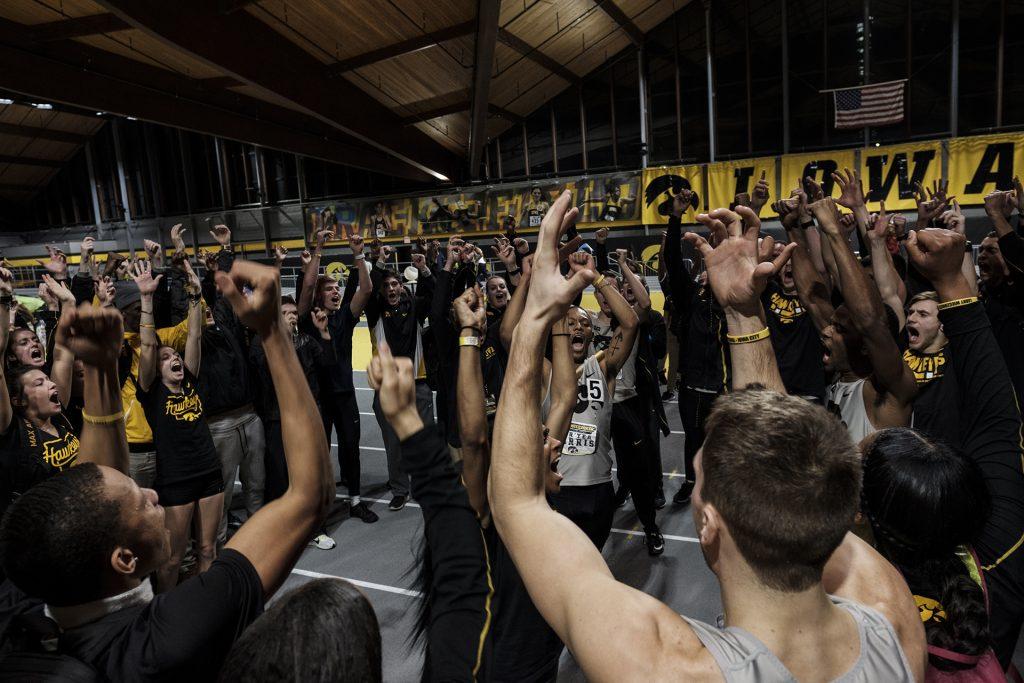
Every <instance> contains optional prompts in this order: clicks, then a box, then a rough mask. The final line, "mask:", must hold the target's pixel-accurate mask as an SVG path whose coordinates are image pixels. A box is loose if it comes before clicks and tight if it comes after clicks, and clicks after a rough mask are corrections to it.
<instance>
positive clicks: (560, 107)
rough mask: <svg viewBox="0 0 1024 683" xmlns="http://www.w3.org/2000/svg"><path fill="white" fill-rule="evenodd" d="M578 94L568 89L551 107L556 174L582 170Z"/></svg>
mask: <svg viewBox="0 0 1024 683" xmlns="http://www.w3.org/2000/svg"><path fill="white" fill-rule="evenodd" d="M579 97H580V94H579V90H577V89H576V88H568V89H567V90H565V91H564V92H562V93H561V94H560V95H558V96H557V97H556V98H555V99H554V100H553V101H552V102H551V106H552V108H553V109H554V111H555V136H556V139H557V140H558V172H559V173H573V172H575V171H580V170H582V169H583V148H582V146H581V144H580V143H581V142H582V141H581V140H580V100H579Z"/></svg>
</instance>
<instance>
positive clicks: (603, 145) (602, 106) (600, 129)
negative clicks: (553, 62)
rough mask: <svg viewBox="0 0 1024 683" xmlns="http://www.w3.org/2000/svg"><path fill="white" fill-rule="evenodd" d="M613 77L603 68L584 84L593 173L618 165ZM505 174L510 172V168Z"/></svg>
mask: <svg viewBox="0 0 1024 683" xmlns="http://www.w3.org/2000/svg"><path fill="white" fill-rule="evenodd" d="M610 75H611V69H602V70H601V71H599V72H597V73H595V74H591V75H590V76H588V77H587V79H586V80H585V81H584V82H583V107H584V109H585V112H586V119H587V168H588V169H590V170H591V171H593V170H594V169H602V168H611V167H612V166H614V164H615V161H614V153H613V150H612V127H611V126H612V118H611V117H612V110H611V91H610V90H609V86H608V79H609V77H610ZM502 145H504V142H502ZM502 149H504V147H502ZM505 173H506V174H507V173H508V169H507V168H506V169H505Z"/></svg>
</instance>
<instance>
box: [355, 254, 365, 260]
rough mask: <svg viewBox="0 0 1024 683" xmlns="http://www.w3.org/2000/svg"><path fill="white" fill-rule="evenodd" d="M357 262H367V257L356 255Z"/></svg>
mask: <svg viewBox="0 0 1024 683" xmlns="http://www.w3.org/2000/svg"><path fill="white" fill-rule="evenodd" d="M355 260H356V261H365V260H366V255H365V254H356V255H355Z"/></svg>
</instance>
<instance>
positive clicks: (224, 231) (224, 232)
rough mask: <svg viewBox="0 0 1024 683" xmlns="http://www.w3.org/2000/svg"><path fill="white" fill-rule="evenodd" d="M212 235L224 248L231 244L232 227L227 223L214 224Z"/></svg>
mask: <svg viewBox="0 0 1024 683" xmlns="http://www.w3.org/2000/svg"><path fill="white" fill-rule="evenodd" d="M210 236H211V237H213V239H215V240H217V244H219V245H220V246H221V247H222V248H224V249H227V248H228V247H230V246H231V229H230V228H229V227H228V226H226V225H215V226H213V230H211V231H210Z"/></svg>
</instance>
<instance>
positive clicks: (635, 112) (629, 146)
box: [531, 52, 643, 168]
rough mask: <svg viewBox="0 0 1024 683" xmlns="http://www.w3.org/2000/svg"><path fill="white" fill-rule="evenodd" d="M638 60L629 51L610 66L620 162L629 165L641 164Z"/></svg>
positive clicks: (631, 166) (636, 166)
mask: <svg viewBox="0 0 1024 683" xmlns="http://www.w3.org/2000/svg"><path fill="white" fill-rule="evenodd" d="M637 62H638V59H637V54H636V53H635V52H634V53H632V54H626V55H625V56H624V57H623V58H622V59H620V60H619V61H618V62H616V63H615V64H613V65H612V67H611V69H612V89H613V93H614V94H613V97H612V100H613V104H614V106H615V134H616V137H617V138H618V152H619V166H624V167H626V168H638V167H639V166H640V157H641V154H642V151H643V150H642V149H641V147H640V76H639V73H638V72H637ZM531 161H533V160H532V159H531Z"/></svg>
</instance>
